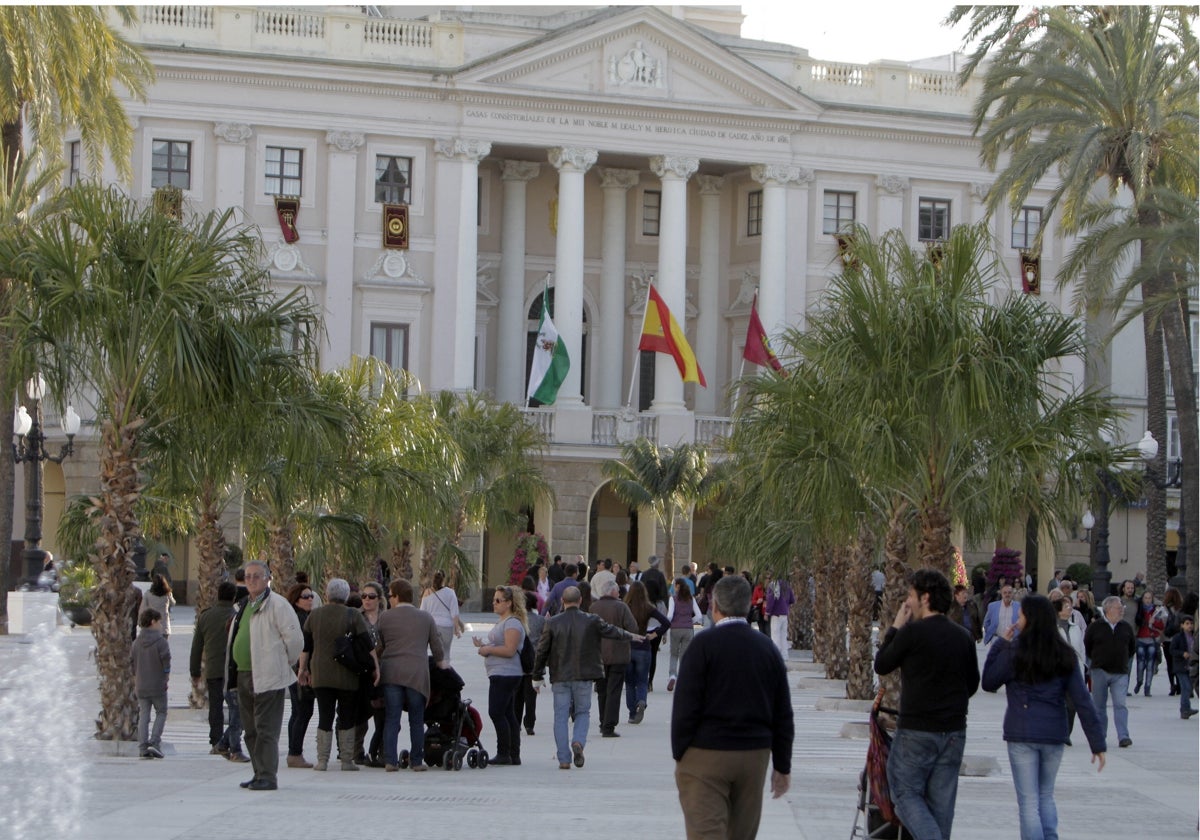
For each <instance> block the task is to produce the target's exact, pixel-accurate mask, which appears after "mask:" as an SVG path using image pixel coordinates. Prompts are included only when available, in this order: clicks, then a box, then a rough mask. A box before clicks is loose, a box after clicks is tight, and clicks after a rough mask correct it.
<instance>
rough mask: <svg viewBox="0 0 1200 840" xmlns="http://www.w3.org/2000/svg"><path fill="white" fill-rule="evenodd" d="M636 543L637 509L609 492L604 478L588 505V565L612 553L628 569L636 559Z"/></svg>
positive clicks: (608, 484)
mask: <svg viewBox="0 0 1200 840" xmlns="http://www.w3.org/2000/svg"><path fill="white" fill-rule="evenodd" d="M637 547H638V515H637V511H636V510H635V509H633V508H631V507H629V505H627V504H625V503H624V502H622V501H621V500H620V499H618V498H617V497H616V495H615V494H614V493H613V492H612V484H611V483H610V482H605V483H604V484H602V485H600V489H599V490H597V491H596V495H594V496H592V504H591V506H590V507H589V508H588V553H587V561H588V565H589V566H595V564H596V563H598V562H599V561H600V560H603V559H604V558H605V557H611V558H612V559H613V560H615V561H617V562H618V563H620V564H621V566H622V567H624V568H626V569H628V568H629V564H630V563H631V562H632V561H634V560H636V559H637V556H638V555H637Z"/></svg>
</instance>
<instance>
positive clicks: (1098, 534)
mask: <svg viewBox="0 0 1200 840" xmlns="http://www.w3.org/2000/svg"><path fill="white" fill-rule="evenodd" d="M1096 484H1097V489H1096V502H1097V505H1096V507H1097V510H1098V513H1097V514H1096V515H1095V516H1093V515H1092V512H1091V511H1090V510H1089V511H1088V512H1087V513H1085V514H1084V515H1083V527H1084V528H1087V529H1088V530H1090V531H1091V532H1092V538H1093V542H1092V550H1093V558H1092V592H1093V593H1097V594H1098V595H1099V597H1100V598H1101V599H1104V598H1107V597H1108V593H1109V591H1110V590H1109V586H1110V584H1111V583H1112V572H1110V571H1109V570H1108V562H1109V556H1108V513H1109V510H1108V509H1109V505H1110V504H1111V501H1112V497H1113V496H1117V495H1120V493H1121V486H1120V485H1119V484H1117V481H1116V479H1115V478H1113V474H1112V473H1111V472H1109V471H1108V469H1106V468H1105V467H1101V468H1100V469H1098V470H1096Z"/></svg>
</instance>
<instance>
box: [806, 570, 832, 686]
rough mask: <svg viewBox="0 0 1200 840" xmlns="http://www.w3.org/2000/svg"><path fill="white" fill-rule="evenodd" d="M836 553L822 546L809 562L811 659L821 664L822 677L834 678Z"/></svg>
mask: <svg viewBox="0 0 1200 840" xmlns="http://www.w3.org/2000/svg"><path fill="white" fill-rule="evenodd" d="M836 566H837V556H836V554H835V552H834V551H832V550H831V549H828V548H822V549H821V550H820V551H819V552H818V553H817V555H816V562H815V564H814V566H813V572H812V576H813V585H814V586H815V587H816V596H817V598H816V601H815V603H814V604H813V661H814V662H820V663H821V664H823V665H824V666H825V677H826V679H831V680H835V679H838V676H837V671H836V664H835V657H836V653H835V651H834V642H833V640H834V627H833V625H834V623H835V621H836V620H837V619H836V615H837V608H836V605H835V603H834V602H835V595H834V590H837V589H838V575H837V569H836Z"/></svg>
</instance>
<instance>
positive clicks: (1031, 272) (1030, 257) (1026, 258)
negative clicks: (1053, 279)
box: [1021, 251, 1042, 295]
mask: <svg viewBox="0 0 1200 840" xmlns="http://www.w3.org/2000/svg"><path fill="white" fill-rule="evenodd" d="M1021 289H1022V290H1023V291H1024V292H1025V294H1027V295H1040V294H1041V293H1042V255H1041V254H1039V253H1036V252H1030V251H1022V252H1021Z"/></svg>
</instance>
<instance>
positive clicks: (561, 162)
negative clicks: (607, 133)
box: [546, 146, 599, 172]
mask: <svg viewBox="0 0 1200 840" xmlns="http://www.w3.org/2000/svg"><path fill="white" fill-rule="evenodd" d="M546 157H547V159H548V160H549V161H550V165H551V166H553V167H554V168H555V169H557V170H558V171H559V172H587V171H588V170H589V169H591V168H592V164H594V163H595V162H596V158H597V157H599V152H597V151H596V150H595V149H584V148H582V147H579V146H556V147H554V148H552V149H550V150H549V151H548V152H547V153H546Z"/></svg>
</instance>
